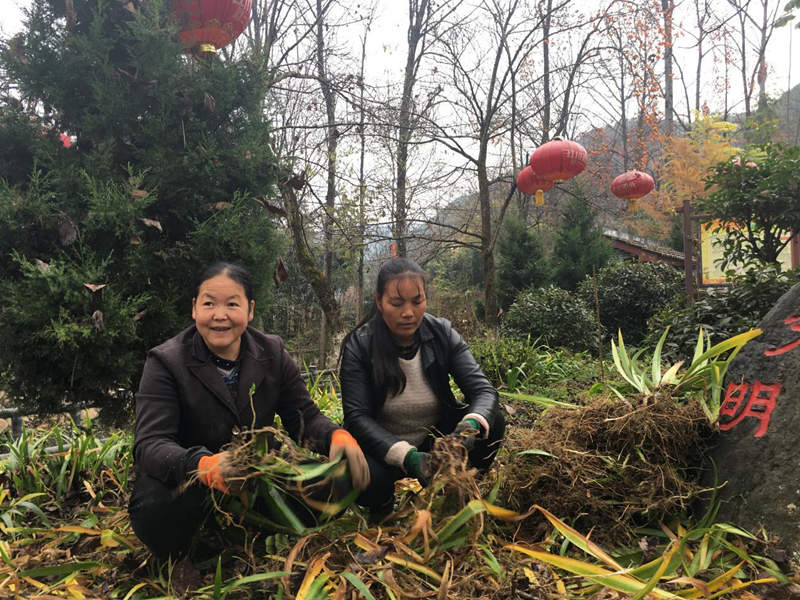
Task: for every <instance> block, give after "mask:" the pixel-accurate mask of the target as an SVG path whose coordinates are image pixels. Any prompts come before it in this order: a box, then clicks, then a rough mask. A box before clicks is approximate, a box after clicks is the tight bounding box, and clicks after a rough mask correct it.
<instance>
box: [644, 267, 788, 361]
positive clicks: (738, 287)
mask: <svg viewBox="0 0 800 600" xmlns="http://www.w3.org/2000/svg"><path fill="white" fill-rule="evenodd" d="M798 281H800V272H798V271H797V270H794V271H785V272H779V271H778V270H777V269H776V268H775V267H772V266H767V267H762V268H760V269H754V270H751V271H749V272H747V273H744V274H742V275H738V276H735V277H734V278H733V281H732V283H731V285H730V286H727V287H718V288H705V289H703V290H701V291H700V292H699V293H698V296H697V299H696V300H695V301H694V303H693V304H692V305H691V306H689V307H686V306H685V300H683V299H677V300H676V301H675V302H673V303H672V305H671V306H670V307H667V308H665V309H664V310H661V311H659V312H657V313H656V314H655V315H654V316H653V317H652V318H651V319H650V322H649V333H648V336H647V340H646V342H645V343H646V344H647V345H651V346H652V345H655V343H656V342H657V341H658V337H659V336H660V335H661V333H662V332H663V331H664V329H665V328H666V327H668V326H669V327H670V334H669V336H668V339H667V342H666V344H665V347H664V355H666V356H668V357H669V358H671V359H685V358H690V357H691V355H692V352H693V349H694V344H695V343H696V342H697V330H698V328H699V327H701V326H702V327H703V330H704V331H705V332H707V333H708V335H709V336H710V337H711V343H712V344H713V343H717V342H721V341H723V340H725V339H727V338H729V337H732V336H734V335H736V334H738V333H742V332H743V331H746V330H748V329H750V328H752V327H756V326H757V325H758V323H759V321H760V320H761V319H762V318H763V317H764V315H766V314H767V312H769V310H770V309H771V308H772V307H773V306H775V303H776V302H777V301H778V299H779V298H780V297H781V296H782V295H783V294H785V293H786V292H788V291H789V289H790V288H791V287H792V286H793V285H794V284H796V283H797V282H798Z"/></svg>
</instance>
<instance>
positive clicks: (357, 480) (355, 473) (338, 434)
mask: <svg viewBox="0 0 800 600" xmlns="http://www.w3.org/2000/svg"><path fill="white" fill-rule="evenodd" d="M342 454H344V456H345V458H346V459H347V465H348V466H349V467H350V479H351V480H352V482H353V487H354V488H356V489H357V490H365V489H367V486H368V485H369V465H367V459H366V458H365V457H364V453H363V452H362V451H361V446H359V445H358V442H357V441H356V440H355V438H354V437H353V436H352V435H350V433H349V432H348V431H347V430H345V429H336V430H335V431H334V432H333V434H332V435H331V449H330V452H328V459H329V460H336V459H338V458H339V457H340V456H341V455H342Z"/></svg>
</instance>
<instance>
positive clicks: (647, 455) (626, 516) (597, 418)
mask: <svg viewBox="0 0 800 600" xmlns="http://www.w3.org/2000/svg"><path fill="white" fill-rule="evenodd" d="M708 431H709V427H708V421H707V419H706V418H705V416H704V414H703V412H702V409H701V407H700V406H699V405H698V404H697V403H695V402H691V403H688V404H680V403H676V402H675V401H674V400H673V399H672V398H670V397H668V396H662V397H657V398H655V399H652V400H651V401H650V402H649V403H642V404H640V405H639V406H635V407H634V406H631V405H630V404H627V403H623V402H620V401H619V400H618V399H609V398H603V399H597V400H595V401H593V402H592V403H591V404H589V405H587V406H582V407H577V408H576V409H566V408H560V407H558V408H555V407H554V408H551V409H549V410H548V411H546V412H545V413H544V414H543V415H542V416H541V417H540V419H539V421H538V422H537V423H536V425H535V426H534V427H533V428H530V429H527V428H516V429H512V430H511V432H510V433H509V435H508V439H507V440H506V448H507V450H508V451H507V452H506V454H505V456H504V457H503V458H501V461H502V462H501V466H500V470H501V480H502V486H501V490H500V496H499V497H500V500H499V502H500V504H502V505H504V506H508V507H509V508H512V509H515V510H526V509H528V508H529V507H530V506H532V505H534V504H538V505H540V506H543V507H544V508H546V509H548V510H550V511H551V512H553V513H555V514H556V515H559V516H561V517H564V518H569V519H571V521H572V522H573V523H576V524H577V526H578V527H579V528H580V529H582V530H584V531H585V530H588V529H591V528H593V527H595V526H599V527H598V528H597V529H596V530H595V531H596V532H597V533H598V535H599V536H605V537H606V538H607V539H606V541H616V542H619V541H627V540H625V539H624V538H626V537H627V536H629V535H630V534H629V532H630V530H631V528H632V527H633V526H635V525H639V524H641V523H643V522H657V521H658V520H659V519H661V518H663V517H664V516H665V515H667V514H670V515H674V514H676V513H678V512H680V511H682V510H684V509H686V508H687V507H688V504H689V503H690V501H692V500H693V499H695V498H696V497H697V496H698V494H699V492H700V486H699V484H698V477H699V471H700V468H701V466H702V465H701V461H702V456H703V455H704V449H705V447H706V441H705V440H706V439H708V435H707V433H708ZM526 524H527V526H533V525H535V524H533V523H531V522H530V521H526ZM543 531H544V530H543ZM621 538H622V539H621Z"/></svg>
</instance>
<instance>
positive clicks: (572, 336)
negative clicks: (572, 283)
mask: <svg viewBox="0 0 800 600" xmlns="http://www.w3.org/2000/svg"><path fill="white" fill-rule="evenodd" d="M501 331H502V332H503V333H505V334H507V335H509V336H510V337H515V338H517V339H526V338H530V339H532V340H536V341H537V342H540V343H542V344H546V345H547V346H550V347H551V348H557V347H564V348H569V349H570V350H578V351H580V350H595V349H596V348H597V323H596V321H595V318H594V316H593V315H592V311H591V309H590V307H589V305H587V304H586V302H584V301H583V300H582V299H581V298H579V297H578V296H577V295H574V294H570V293H569V292H568V291H566V290H562V289H561V288H559V287H556V286H554V285H551V286H548V287H545V288H536V289H532V290H527V291H523V292H521V293H520V294H519V295H518V296H517V300H516V301H515V302H514V303H513V304H512V305H511V307H510V308H509V309H508V312H507V313H506V315H505V318H504V319H503V322H502V324H501Z"/></svg>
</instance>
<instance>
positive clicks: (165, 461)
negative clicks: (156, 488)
mask: <svg viewBox="0 0 800 600" xmlns="http://www.w3.org/2000/svg"><path fill="white" fill-rule="evenodd" d="M180 418H181V409H180V399H179V397H178V385H177V382H176V381H175V378H174V376H173V375H172V374H171V373H170V372H169V369H167V367H166V365H165V364H164V363H163V362H162V361H161V360H160V359H159V358H158V357H157V356H156V355H155V354H153V353H150V354H149V356H148V357H147V361H146V362H145V365H144V372H143V373H142V379H141V381H140V382H139V391H138V392H137V393H136V425H135V432H134V443H133V455H134V461H135V462H136V465H137V469H139V470H141V471H143V472H145V473H147V474H148V475H152V476H153V477H155V478H156V479H158V480H159V481H161V482H162V483H164V484H166V485H169V486H176V485H178V484H179V483H181V482H183V481H184V480H185V479H186V477H187V475H188V474H189V473H191V472H192V471H195V470H197V463H198V461H199V460H200V458H201V457H202V456H205V455H209V454H212V453H211V452H210V451H209V450H208V449H207V448H205V447H203V446H194V447H191V448H184V447H183V446H181V445H180V444H179V443H178V439H179V438H178V435H179V427H180Z"/></svg>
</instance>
